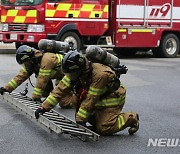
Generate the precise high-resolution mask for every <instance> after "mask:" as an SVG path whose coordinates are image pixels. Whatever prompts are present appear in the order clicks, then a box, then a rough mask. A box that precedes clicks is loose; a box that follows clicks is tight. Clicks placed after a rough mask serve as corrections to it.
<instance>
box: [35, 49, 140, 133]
mask: <svg viewBox="0 0 180 154" xmlns="http://www.w3.org/2000/svg"><path fill="white" fill-rule="evenodd" d="M125 69H126V68H125ZM62 70H63V72H64V73H65V76H64V77H63V79H62V80H61V81H60V82H59V84H58V85H57V86H56V87H55V88H54V90H53V91H52V92H51V93H50V95H49V96H48V98H47V99H46V100H45V101H44V102H43V103H42V104H41V106H40V107H39V108H38V109H37V110H36V111H35V116H36V118H37V119H38V118H39V115H40V114H43V113H45V112H47V111H49V110H50V109H52V108H53V107H55V106H56V104H57V103H58V102H59V100H61V99H62V98H63V97H64V96H65V95H66V94H67V93H68V91H69V89H71V90H72V91H74V93H75V95H76V98H74V99H77V102H79V101H80V104H78V103H76V114H75V120H76V122H77V123H78V124H80V125H83V126H86V123H87V122H89V123H90V124H91V125H92V126H93V127H94V128H95V131H96V132H97V133H99V134H101V135H111V134H114V133H116V132H119V131H121V130H123V129H125V128H127V127H130V128H129V130H128V132H129V134H134V133H135V132H136V131H138V129H139V117H138V114H137V113H136V112H125V113H122V112H121V111H122V108H123V106H124V103H125V97H126V88H125V87H124V86H123V84H122V83H119V86H118V87H117V85H118V83H116V82H118V81H119V80H118V81H117V78H116V73H115V72H114V71H113V70H112V69H111V68H110V67H108V66H105V65H103V64H100V63H92V62H90V61H88V60H87V58H86V57H84V56H83V55H81V54H80V53H79V52H73V51H70V52H68V53H67V54H66V55H65V57H64V59H63V63H62ZM119 82H120V81H119ZM77 105H79V106H77Z"/></svg>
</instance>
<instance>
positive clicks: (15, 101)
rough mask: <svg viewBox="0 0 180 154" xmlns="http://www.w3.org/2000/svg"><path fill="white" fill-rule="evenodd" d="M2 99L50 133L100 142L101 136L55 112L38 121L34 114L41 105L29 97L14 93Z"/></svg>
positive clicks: (46, 114) (48, 113)
mask: <svg viewBox="0 0 180 154" xmlns="http://www.w3.org/2000/svg"><path fill="white" fill-rule="evenodd" d="M0 98H2V99H3V100H5V101H7V102H8V103H10V104H11V105H13V106H14V107H15V109H18V110H20V111H21V112H22V113H24V114H25V115H27V116H28V117H29V118H30V119H31V120H32V121H34V122H35V123H37V124H38V125H40V126H43V128H45V129H46V130H48V131H49V132H55V133H57V134H71V135H73V136H76V137H78V138H79V139H81V140H82V141H86V140H87V139H91V140H93V141H98V140H99V134H97V133H95V132H93V131H91V130H89V129H88V128H86V127H83V126H80V125H78V124H77V123H75V122H73V121H72V120H70V119H69V118H67V117H65V116H64V115H62V114H61V113H59V112H57V111H55V110H51V111H50V112H46V113H45V114H43V115H40V117H39V119H36V118H35V115H34V112H35V110H36V109H37V108H38V107H39V104H37V102H34V101H32V100H31V98H29V97H28V96H22V95H21V94H19V93H14V92H13V93H11V94H8V93H5V94H4V95H2V96H1V97H0Z"/></svg>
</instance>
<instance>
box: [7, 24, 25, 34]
mask: <svg viewBox="0 0 180 154" xmlns="http://www.w3.org/2000/svg"><path fill="white" fill-rule="evenodd" d="M27 26H28V25H26V24H9V31H21V32H27Z"/></svg>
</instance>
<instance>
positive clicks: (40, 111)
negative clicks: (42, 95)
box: [35, 107, 47, 119]
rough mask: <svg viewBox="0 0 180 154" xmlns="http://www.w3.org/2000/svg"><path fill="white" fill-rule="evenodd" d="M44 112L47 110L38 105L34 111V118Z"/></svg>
mask: <svg viewBox="0 0 180 154" xmlns="http://www.w3.org/2000/svg"><path fill="white" fill-rule="evenodd" d="M45 112H47V110H46V109H44V108H43V107H39V108H38V109H37V110H36V111H35V117H36V119H38V118H39V116H40V115H43V114H44V113H45Z"/></svg>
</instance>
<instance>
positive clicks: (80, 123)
mask: <svg viewBox="0 0 180 154" xmlns="http://www.w3.org/2000/svg"><path fill="white" fill-rule="evenodd" d="M76 123H77V124H78V125H81V126H83V127H87V125H86V122H84V121H76Z"/></svg>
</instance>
